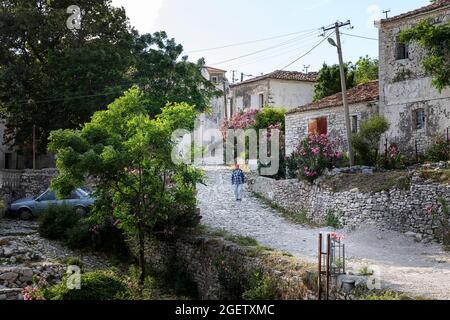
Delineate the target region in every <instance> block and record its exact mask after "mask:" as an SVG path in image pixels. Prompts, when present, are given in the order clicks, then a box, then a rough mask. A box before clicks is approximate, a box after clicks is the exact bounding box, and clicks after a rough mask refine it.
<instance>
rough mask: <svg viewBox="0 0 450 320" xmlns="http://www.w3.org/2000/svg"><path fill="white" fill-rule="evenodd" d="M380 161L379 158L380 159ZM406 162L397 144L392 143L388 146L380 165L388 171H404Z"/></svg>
mask: <svg viewBox="0 0 450 320" xmlns="http://www.w3.org/2000/svg"><path fill="white" fill-rule="evenodd" d="M380 159H381V158H380ZM406 163H407V160H406V159H405V157H404V156H403V155H402V154H401V153H400V151H399V149H398V146H397V144H395V143H393V144H391V145H390V146H389V148H388V150H387V153H386V154H385V156H384V159H382V161H381V163H380V165H381V166H382V167H383V168H385V169H389V170H398V169H404V168H405V167H406Z"/></svg>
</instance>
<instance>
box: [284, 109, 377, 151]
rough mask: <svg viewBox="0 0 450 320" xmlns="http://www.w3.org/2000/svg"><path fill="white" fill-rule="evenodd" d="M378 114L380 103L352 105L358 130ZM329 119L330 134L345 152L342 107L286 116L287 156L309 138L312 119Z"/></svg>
mask: <svg viewBox="0 0 450 320" xmlns="http://www.w3.org/2000/svg"><path fill="white" fill-rule="evenodd" d="M377 113H378V103H376V102H374V103H367V102H365V103H357V104H352V105H350V116H351V117H353V116H357V117H358V128H359V125H360V123H361V121H362V120H366V119H368V118H369V116H370V115H372V114H377ZM319 117H327V124H328V133H329V135H330V137H331V138H332V139H333V140H338V141H341V142H342V144H343V148H344V150H347V145H346V143H345V141H346V139H344V137H346V132H347V131H346V126H345V117H344V109H343V107H342V106H340V107H335V108H326V109H321V110H311V111H302V112H296V113H288V114H286V154H288V155H290V154H291V153H292V152H293V151H294V150H295V148H296V147H297V146H298V144H299V143H300V141H301V140H303V139H304V138H306V137H307V136H308V124H309V121H310V120H312V119H316V118H319Z"/></svg>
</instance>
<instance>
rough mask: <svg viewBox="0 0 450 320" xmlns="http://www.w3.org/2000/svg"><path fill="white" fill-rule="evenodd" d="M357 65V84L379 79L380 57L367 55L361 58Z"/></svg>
mask: <svg viewBox="0 0 450 320" xmlns="http://www.w3.org/2000/svg"><path fill="white" fill-rule="evenodd" d="M355 66H356V68H355V78H354V79H355V85H359V84H363V83H367V82H369V81H372V80H377V79H378V59H372V58H370V57H369V56H367V55H366V56H365V57H361V58H359V60H358V62H356V64H355Z"/></svg>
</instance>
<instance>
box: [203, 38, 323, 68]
mask: <svg viewBox="0 0 450 320" xmlns="http://www.w3.org/2000/svg"><path fill="white" fill-rule="evenodd" d="M314 32H315V31H314ZM311 34H312V33H311ZM308 36H309V35H303V36H302V37H295V38H293V39H289V40H288V41H284V42H281V43H278V44H276V45H273V46H270V47H267V48H264V49H261V50H257V51H254V52H251V53H248V54H245V55H241V56H238V57H235V58H231V59H227V60H224V61H220V62H216V63H213V64H211V65H220V64H224V63H227V62H231V61H235V60H239V59H242V58H246V57H250V56H253V55H255V54H258V53H261V52H265V51H268V50H272V49H275V48H279V47H280V46H284V45H287V44H290V43H292V42H293V41H300V40H303V39H305V37H308Z"/></svg>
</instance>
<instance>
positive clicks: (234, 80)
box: [231, 70, 237, 83]
mask: <svg viewBox="0 0 450 320" xmlns="http://www.w3.org/2000/svg"><path fill="white" fill-rule="evenodd" d="M231 72H232V73H233V78H232V79H231V82H232V83H235V82H236V80H237V79H236V72H237V71H236V70H233V71H231Z"/></svg>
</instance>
